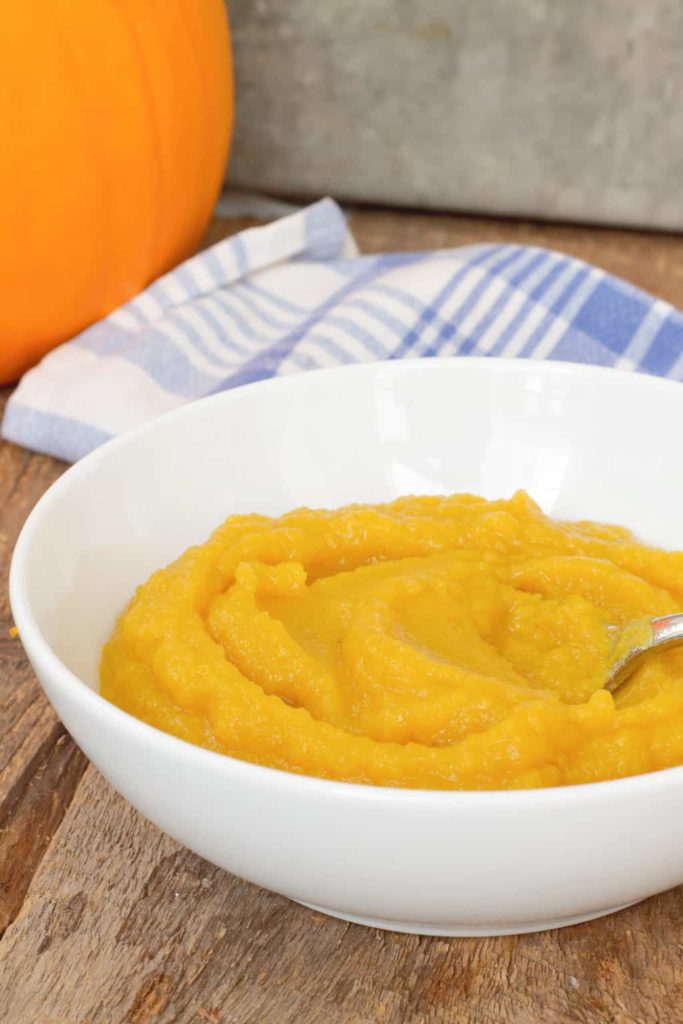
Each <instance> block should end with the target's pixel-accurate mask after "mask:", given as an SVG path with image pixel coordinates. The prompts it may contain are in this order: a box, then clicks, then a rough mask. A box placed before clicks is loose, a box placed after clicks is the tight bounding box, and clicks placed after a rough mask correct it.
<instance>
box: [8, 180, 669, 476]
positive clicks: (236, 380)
mask: <svg viewBox="0 0 683 1024" xmlns="http://www.w3.org/2000/svg"><path fill="white" fill-rule="evenodd" d="M452 355H462V356H469V355H485V356H526V357H530V358H535V359H543V358H545V359H567V360H573V361H577V362H584V363H598V364H602V365H605V366H616V367H621V368H628V369H633V370H643V371H645V372H649V373H653V374H659V375H662V376H666V377H671V378H673V379H676V380H681V379H683V315H682V314H681V313H679V312H678V311H677V310H675V309H674V308H673V307H672V306H670V305H668V304H667V303H666V302H662V301H661V300H660V299H655V298H653V297H652V296H650V295H647V294H645V293H644V292H641V291H639V290H638V289H637V288H634V287H633V286H631V285H629V284H627V283H626V282H624V281H621V280H619V279H618V278H615V277H612V276H610V275H609V274H607V273H605V272H604V271H602V270H599V269H597V268H596V267H592V266H589V265H587V264H586V263H582V262H581V261H580V260H576V259H572V258H571V257H569V256H564V255H562V254H561V253H557V252H550V251H548V250H545V249H538V248H535V247H531V246H520V245H471V246H464V247H462V248H458V249H451V250H447V251H439V252H413V253H388V254H384V255H379V256H359V255H358V252H357V249H356V246H355V243H354V241H353V238H352V237H351V235H350V233H349V231H348V228H347V225H346V222H345V219H344V216H343V214H342V212H341V210H340V209H339V207H338V206H337V205H336V204H335V203H334V202H333V201H332V200H330V199H324V200H322V201H321V202H319V203H315V204H314V205H313V206H310V207H308V208H307V209H304V210H300V211H297V212H296V213H293V214H291V215H289V216H287V217H283V218H282V219H280V220H278V221H275V222H273V223H271V224H268V225H266V226H265V227H260V228H253V229H251V230H248V231H243V232H242V233H241V234H238V235H235V236H234V237H232V238H229V239H226V240H225V241H222V242H219V243H218V244H217V245H214V246H213V247H212V248H211V249H207V250H206V251H205V252H202V253H200V254H199V255H197V256H194V257H193V258H192V259H190V260H187V262H185V263H183V264H182V265H181V266H179V267H177V268H176V269H175V270H173V271H171V272H170V273H169V274H166V275H165V276H164V277H161V278H159V280H157V281H155V282H154V283H153V284H152V285H150V286H149V288H147V289H146V290H145V291H144V292H142V293H141V294H140V295H138V296H137V297H136V298H135V299H133V300H132V301H131V302H129V303H127V304H126V305H125V306H122V307H121V308H120V309H117V310H116V311H115V312H113V313H112V314H110V315H109V316H108V317H106V318H105V319H104V320H101V321H100V322H99V323H97V324H95V325H93V326H92V327H89V328H88V329H87V330H85V331H84V332H83V333H82V334H80V335H79V336H78V337H76V338H74V339H73V340H72V341H69V342H67V343H65V344H64V345H61V346H60V347H59V348H57V349H55V350H54V351H53V352H51V353H50V354H49V355H47V356H46V357H45V358H44V359H43V361H42V362H41V363H40V364H39V365H38V366H36V367H35V368H34V369H33V370H31V371H29V372H28V373H27V374H26V375H25V376H24V378H23V380H22V381H21V383H20V384H19V387H18V388H17V389H16V391H15V392H14V394H13V396H12V397H11V399H10V400H9V402H8V404H7V409H6V413H5V418H4V422H3V426H2V433H3V435H4V437H5V438H7V439H8V440H10V441H14V442H15V443H17V444H20V445H24V446H25V447H27V448H32V449H34V450H36V451H40V452H47V453H49V454H51V455H56V456H59V457H60V458H63V459H67V460H69V461H74V460H76V459H79V458H81V456H83V455H85V454H86V453H87V452H89V451H91V450H92V449H93V448H96V447H97V446H98V445H100V444H102V443H103V442H104V441H107V440H108V439H109V438H111V437H114V436H115V435H117V434H121V433H123V432H124V431H127V430H130V429H132V428H133V427H136V426H138V425H139V424H141V423H144V422H145V421H147V420H149V419H152V418H153V417H155V416H158V415H160V414H161V413H164V412H167V411H168V410H169V409H175V408H177V407H178V406H180V405H184V404H185V403H186V402H191V401H192V400H193V399H195V398H200V397H201V396H203V395H208V394H213V393H214V392H216V391H223V390H226V389H227V388H234V387H237V386H238V385H240V384H246V383H249V382H251V381H256V380H262V379H263V378H265V377H272V376H275V375H280V374H286V373H296V372H298V371H300V370H310V369H314V368H318V367H326V366H339V365H340V364H342V363H351V362H358V361H368V360H375V359H400V358H414V357H425V356H427V357H430V356H431V357H434V356H452Z"/></svg>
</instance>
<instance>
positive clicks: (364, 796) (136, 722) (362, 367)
mask: <svg viewBox="0 0 683 1024" xmlns="http://www.w3.org/2000/svg"><path fill="white" fill-rule="evenodd" d="M530 362H533V364H534V370H535V371H537V372H540V373H541V374H545V375H548V376H555V377H567V376H579V377H599V378H603V379H606V378H610V379H614V378H619V379H621V380H622V381H625V380H627V379H630V380H631V381H632V382H633V384H634V386H635V387H641V386H642V387H645V388H648V387H649V388H655V389H659V390H664V391H669V392H672V391H677V390H678V389H680V388H681V383H680V382H678V381H674V380H669V379H667V378H663V377H657V376H653V375H649V374H645V373H641V372H638V371H633V370H629V369H623V368H617V367H608V366H595V365H592V364H585V363H572V362H567V361H562V360H540V359H539V360H529V359H522V358H500V357H495V358H492V357H488V356H467V357H462V356H450V357H438V358H432V359H429V358H418V357H414V358H407V359H403V360H375V361H372V362H367V363H353V364H349V365H345V366H337V367H330V368H325V369H320V370H309V371H306V372H305V373H298V374H293V375H287V376H282V377H270V378H266V379H264V380H258V381H253V382H251V383H249V384H244V385H241V386H240V387H238V388H234V389H230V390H227V391H220V392H217V393H216V394H212V395H207V396H205V397H203V398H200V399H197V400H195V401H191V402H188V403H187V404H185V405H182V406H180V407H179V408H177V409H173V410H171V411H169V412H167V413H164V414H162V415H161V416H157V417H155V418H154V419H152V420H150V421H148V422H146V423H143V424H142V425H140V426H139V427H136V428H134V429H133V430H131V431H128V432H126V433H124V434H122V435H120V436H118V437H114V438H112V439H111V440H109V441H106V442H105V443H104V444H102V445H100V446H99V447H98V448H96V449H95V450H94V451H92V452H90V453H89V454H88V455H86V456H84V458H82V459H80V460H79V461H78V462H76V463H74V464H73V465H71V466H70V467H69V468H68V469H67V470H65V472H64V473H63V474H62V475H61V476H60V477H58V478H57V480H55V481H54V482H53V483H52V484H51V485H50V487H48V489H47V490H46V491H45V493H44V494H43V495H42V496H41V497H40V498H39V499H38V501H37V502H36V504H35V505H34V507H33V508H32V509H31V511H30V513H29V514H28V516H27V517H26V520H25V522H24V524H23V526H22V528H21V530H20V533H19V536H18V538H17V541H16V544H15V546H14V551H13V554H12V559H11V563H10V572H9V598H10V608H11V612H12V617H13V620H14V623H15V625H16V627H17V629H18V632H19V638H20V640H21V642H22V645H23V646H24V647H25V650H26V653H27V654H28V655H29V658H30V660H33V659H35V661H36V662H38V663H40V664H41V665H42V666H44V671H45V672H46V674H51V675H52V676H53V677H54V678H55V679H56V680H58V682H59V685H60V686H61V687H62V688H65V689H70V690H71V691H72V693H73V696H74V698H75V699H76V700H77V701H80V702H81V703H84V704H85V706H86V707H87V708H89V710H90V711H91V713H93V714H94V715H95V716H97V717H100V718H109V717H111V718H112V719H113V721H114V722H115V723H117V724H118V726H119V727H120V728H121V729H123V730H126V729H128V730H132V731H133V733H135V734H137V735H138V736H139V737H140V738H141V739H142V741H143V742H148V743H151V744H152V745H154V744H156V745H159V746H161V747H166V748H167V750H168V751H169V752H170V753H171V754H172V755H175V756H177V757H178V758H182V759H184V760H185V761H187V762H192V763H194V764H195V765H197V767H199V768H201V767H202V766H204V767H206V769H207V770H209V771H219V772H223V773H225V774H227V775H230V776H232V777H234V779H235V780H236V781H238V780H239V776H240V775H243V776H250V779H251V781H252V782H256V781H260V782H261V783H263V784H265V785H273V786H275V787H278V786H280V787H285V788H291V787H295V788H296V789H297V790H305V791H308V792H309V793H310V795H311V796H315V795H319V796H322V797H325V798H331V797H333V796H335V797H338V798H343V799H351V798H355V799H360V800H364V801H370V802H372V803H390V804H393V803H397V802H398V803H401V804H404V803H406V802H408V803H411V804H415V803H417V804H424V805H426V804H428V803H429V802H436V803H438V804H439V805H441V804H444V805H447V806H448V805H457V804H460V803H462V804H463V805H471V804H472V803H474V802H476V803H481V804H484V805H485V806H487V807H491V808H492V809H495V808H500V807H501V805H503V804H504V805H510V804H511V803H512V801H513V800H514V801H515V807H516V808H517V809H519V805H520V804H521V805H523V807H529V808H530V809H538V807H539V805H541V804H542V803H543V802H551V803H552V804H553V805H554V804H555V803H556V802H559V803H560V804H561V805H572V804H575V803H576V801H584V800H589V801H592V800H598V801H599V800H602V799H605V798H622V799H630V798H631V797H633V796H634V795H636V794H635V793H634V790H636V791H642V790H645V791H646V792H647V790H650V789H652V788H659V786H661V785H667V784H676V783H678V782H683V765H678V766H674V767H671V768H660V769H656V770H654V771H651V772H646V773H641V774H637V775H629V776H625V777H622V778H617V779H607V780H604V781H598V782H582V783H575V784H572V785H568V786H544V787H537V788H531V789H487V790H480V789H471V790H467V789H420V788H413V787H401V786H376V785H372V784H371V783H360V782H344V781H341V780H337V779H327V778H322V777H320V776H313V775H306V774H303V773H298V772H292V771H288V770H285V769H282V768H271V767H268V766H266V765H261V764H258V763H255V762H252V761H246V760H242V759H241V758H237V757H233V756H232V755H230V754H224V753H220V752H218V751H213V750H208V749H207V748H205V747H200V746H198V745H196V744H193V743H190V742H189V741H187V740H183V739H181V738H180V737H178V736H174V735H172V734H171V733H167V732H164V731H163V730H161V729H158V728H157V727H156V726H153V725H149V724H148V723H147V722H144V721H143V720H142V719H139V718H136V717H135V716H134V715H131V714H130V713H129V712H127V711H124V710H123V709H122V708H119V707H117V706H116V705H115V704H112V703H111V702H110V701H108V700H107V699H106V698H105V697H103V696H102V695H101V694H100V693H99V691H96V690H93V689H92V688H91V687H90V686H88V684H87V683H85V682H84V681H83V680H82V679H80V678H79V677H78V676H77V675H76V674H75V673H74V672H73V671H72V670H71V669H70V668H69V667H68V666H67V665H66V664H65V663H64V662H63V661H62V660H61V658H59V657H58V655H57V654H56V653H55V651H54V650H53V649H52V647H51V646H50V644H49V643H48V642H47V640H46V639H45V637H44V636H43V633H42V632H41V630H40V628H39V626H38V623H37V621H36V618H35V615H34V613H33V609H32V607H31V601H30V599H29V596H28V580H27V572H26V566H27V561H28V558H29V555H30V549H31V543H32V537H33V534H34V533H35V532H36V531H37V530H38V529H39V528H40V526H41V524H42V522H43V520H44V519H45V517H46V516H47V515H49V512H50V509H51V507H52V505H53V504H54V503H55V502H57V501H59V499H60V496H61V494H62V491H64V490H67V489H68V488H69V487H70V486H72V485H73V484H74V483H76V482H77V481H78V480H80V479H81V478H83V477H86V476H88V475H89V474H90V473H92V472H93V471H95V470H96V469H97V467H98V466H99V465H100V463H101V462H104V461H106V459H107V458H108V457H109V456H110V455H111V453H112V452H113V451H118V450H120V449H123V448H125V447H126V446H128V445H130V444H134V443H135V442H136V441H137V440H138V439H140V438H141V437H144V436H145V435H146V434H148V433H151V432H154V431H156V430H163V429H164V427H165V425H166V424H168V423H169V422H175V421H176V420H181V419H183V418H185V417H191V416H193V415H196V410H197V408H198V407H201V408H205V407H206V406H207V405H209V404H212V403H219V402H225V401H231V400H233V397H234V396H236V395H239V394H241V393H243V392H248V391H251V390H252V389H254V388H258V389H259V390H261V391H265V390H267V389H270V390H273V389H285V388H287V387H291V386H295V387H296V386H297V382H303V381H305V380H307V379H310V378H320V377H328V376H354V375H362V374H363V373H365V374H370V375H372V374H374V373H378V372H386V371H390V372H391V373H396V374H399V375H401V374H406V373H415V372H417V373H430V372H432V373H433V372H435V371H438V370H440V369H441V368H442V367H443V365H444V364H448V365H450V366H453V367H454V366H456V365H457V366H458V369H462V370H465V372H467V370H469V369H471V370H474V371H477V370H479V371H482V370H483V371H488V370H493V369H496V370H498V371H501V372H502V373H517V374H521V375H524V374H526V373H528V371H529V363H530ZM41 685H42V684H41ZM245 781H246V780H245Z"/></svg>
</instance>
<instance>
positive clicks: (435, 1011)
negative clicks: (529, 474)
mask: <svg viewBox="0 0 683 1024" xmlns="http://www.w3.org/2000/svg"><path fill="white" fill-rule="evenodd" d="M255 223H257V222H256V221H254V220H251V219H247V218H241V219H239V220H237V219H233V220H230V221H226V220H221V219H216V220H215V221H214V223H213V224H212V227H211V230H210V232H209V234H208V235H207V239H206V241H207V242H212V241H216V240H217V239H218V238H220V237H223V236H225V235H228V234H231V233H233V232H234V231H236V230H240V229H242V228H244V227H248V226H251V225H253V224H255ZM351 226H352V230H353V231H354V233H355V235H356V238H357V240H358V242H359V244H360V246H361V249H363V250H365V251H368V252H370V251H372V252H377V251H382V250H386V249H404V250H405V249H420V248H430V247H436V246H454V245H460V244H470V243H476V242H486V241H500V240H502V241H513V242H522V243H527V244H537V245H544V246H550V247H554V248H560V249H564V250H565V251H568V252H571V253H573V254H574V255H577V256H579V257H581V258H584V259H587V260H590V261H592V262H594V263H597V264H598V265H600V266H603V267H605V268H606V269H608V270H611V271H612V272H614V273H617V274H620V275H621V276H623V277H625V278H627V279H628V280H631V281H633V282H634V283H635V284H638V285H640V286H641V287H644V288H647V289H649V290H651V291H652V292H654V293H655V294H657V295H659V296H661V297H662V298H665V299H668V300H670V301H673V302H675V303H677V304H679V305H682V306H683V259H682V258H681V257H682V255H683V248H682V245H683V243H682V242H681V239H680V238H678V237H676V236H668V235H656V234H645V233H638V232H623V231H616V230H605V229H600V230H598V229H586V228H580V227H566V226H554V225H548V224H531V223H518V222H513V221H504V220H495V221H494V220H488V219H484V218H476V217H459V216H451V215H449V216H441V215H435V214H422V213H406V212H401V213H397V212H394V211H389V210H381V209H353V210H352V211H351ZM1 404H2V396H1V395H0V406H1ZM63 469H64V466H63V464H61V463H59V462H57V461H55V460H53V459H48V458H44V457H40V456H33V455H30V454H29V453H27V452H23V451H21V450H20V449H17V448H15V447H13V446H11V445H8V444H2V443H0V714H1V715H2V726H3V728H2V731H1V732H0V930H1V929H2V928H4V927H5V926H7V925H8V924H9V922H11V921H12V919H13V918H16V919H15V920H14V923H13V924H10V925H9V927H8V928H7V931H6V932H5V935H4V938H3V939H2V941H1V942H0V1020H2V1021H3V1022H4V1021H7V1022H8V1024H119V1022H123V1024H147V1022H152V1021H154V1022H159V1024H165V1022H169V1024H170V1022H176V1021H177V1022H180V1024H183V1022H188V1024H189V1022H194V1021H198V1022H201V1021H208V1022H209V1024H290V1022H291V1024H294V1022H296V1024H308V1022H315V1024H319V1022H321V1024H322V1022H325V1024H347V1022H348V1024H375V1022H377V1024H394V1022H396V1024H461V1022H462V1024H465V1022H468V1024H469V1022H477V1024H479V1022H481V1024H541V1022H542V1024H554V1022H559V1024H570V1022H572V1024H573V1022H578V1024H598V1022H603V1021H607V1020H609V1021H614V1022H616V1024H636V1022H638V1024H641V1022H648V1024H649V1022H658V1021H662V1022H664V1021H666V1022H673V1024H676V1022H679V1021H680V1022H682V1024H683V999H682V998H681V997H682V996H683V972H682V971H681V963H682V956H683V945H682V943H683V890H677V891H674V892H671V893H667V894H665V895H663V896H660V897H657V898H655V899H652V900H650V901H648V902H647V903H645V904H642V905H641V906H639V907H634V908H632V909H630V910H627V911H624V912H622V913H621V914H618V915H616V916H614V917H611V918H607V919H603V920H602V921H597V922H593V923H591V924H586V925H581V926H578V927H576V928H571V929H567V930H564V931H559V932H549V933H546V934H543V935H535V936H525V937H513V938H500V939H486V940H458V939H450V940H447V939H429V938H418V937H413V936H404V935H396V934H390V933H382V932H378V931H373V930H369V929H363V928H360V927H356V926H352V925H346V924H344V923H341V922H337V921H334V920H331V919H327V918H324V917H322V916H320V915H317V914H313V913H311V912H309V911H307V910H304V909H302V908H300V907H297V906H295V905H294V904H291V903H289V902H288V901H286V900H284V899H282V898H280V897H278V896H274V895H272V894H269V893H266V892H264V891H262V890H259V889H257V888H255V887H254V886H250V885H248V884H246V883H244V882H240V881H238V880H237V879H235V878H232V877H231V876H229V875H227V874H226V873H224V872H221V871H219V870H218V869H216V868H213V867H212V866H211V865H209V864H207V863H206V862H204V861H202V860H201V859H200V858H198V857H196V856H194V855H193V854H191V853H189V852H188V851H186V850H182V849H181V848H180V847H178V846H177V845H176V844H175V843H174V842H173V841H172V840H171V839H169V838H168V837H166V836H163V835H162V834H161V833H159V832H158V831H157V830H156V829H155V828H154V827H153V826H151V825H150V824H149V823H147V822H146V821H144V819H142V818H141V817H140V816H139V815H138V814H137V813H136V812H135V811H133V810H132V809H131V808H130V807H128V806H127V805H126V804H125V803H124V802H123V801H122V800H121V799H120V798H119V797H118V796H117V795H116V794H115V793H113V791H112V790H111V789H110V788H109V786H108V785H107V784H106V783H105V782H104V781H103V780H102V779H101V778H100V776H99V775H98V774H97V773H96V772H95V771H94V769H92V768H88V769H87V771H86V772H85V775H84V776H83V775H82V773H83V770H84V764H85V762H84V759H83V757H82V755H81V754H80V752H78V751H77V749H76V748H75V747H74V745H73V743H72V741H71V740H70V739H69V738H68V737H67V736H66V735H65V734H64V731H63V729H62V727H61V726H60V725H59V723H58V722H57V721H56V719H55V717H54V715H53V713H52V712H51V710H50V709H49V708H48V706H47V704H46V703H45V701H44V698H43V697H42V694H41V693H40V690H39V688H38V685H37V683H36V681H35V679H34V678H33V675H32V673H31V670H30V668H29V667H28V665H27V663H26V660H25V658H24V656H23V653H22V651H21V646H20V643H19V641H18V640H16V639H13V638H11V637H10V636H9V635H8V630H9V627H10V625H11V619H10V614H9V607H8V602H7V588H6V578H7V568H8V564H9V556H10V553H11V549H12V547H13V544H14V539H15V537H16V534H17V532H18V530H19V528H20V526H21V524H22V523H23V521H24V519H25V517H26V515H27V513H28V511H29V510H30V508H31V507H32V505H33V504H34V503H35V501H36V500H37V498H38V497H39V496H40V494H41V493H42V492H43V490H44V489H45V488H46V487H47V486H48V485H49V484H50V483H51V482H52V481H53V480H54V479H56V478H57V477H58V476H59V475H60V473H61V472H62V471H63ZM81 780H82V781H81ZM79 783H80V784H79ZM74 794H75V796H74ZM60 823H61V824H60ZM31 879H32V880H31ZM29 883H30V885H29ZM27 887H28V891H27Z"/></svg>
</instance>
